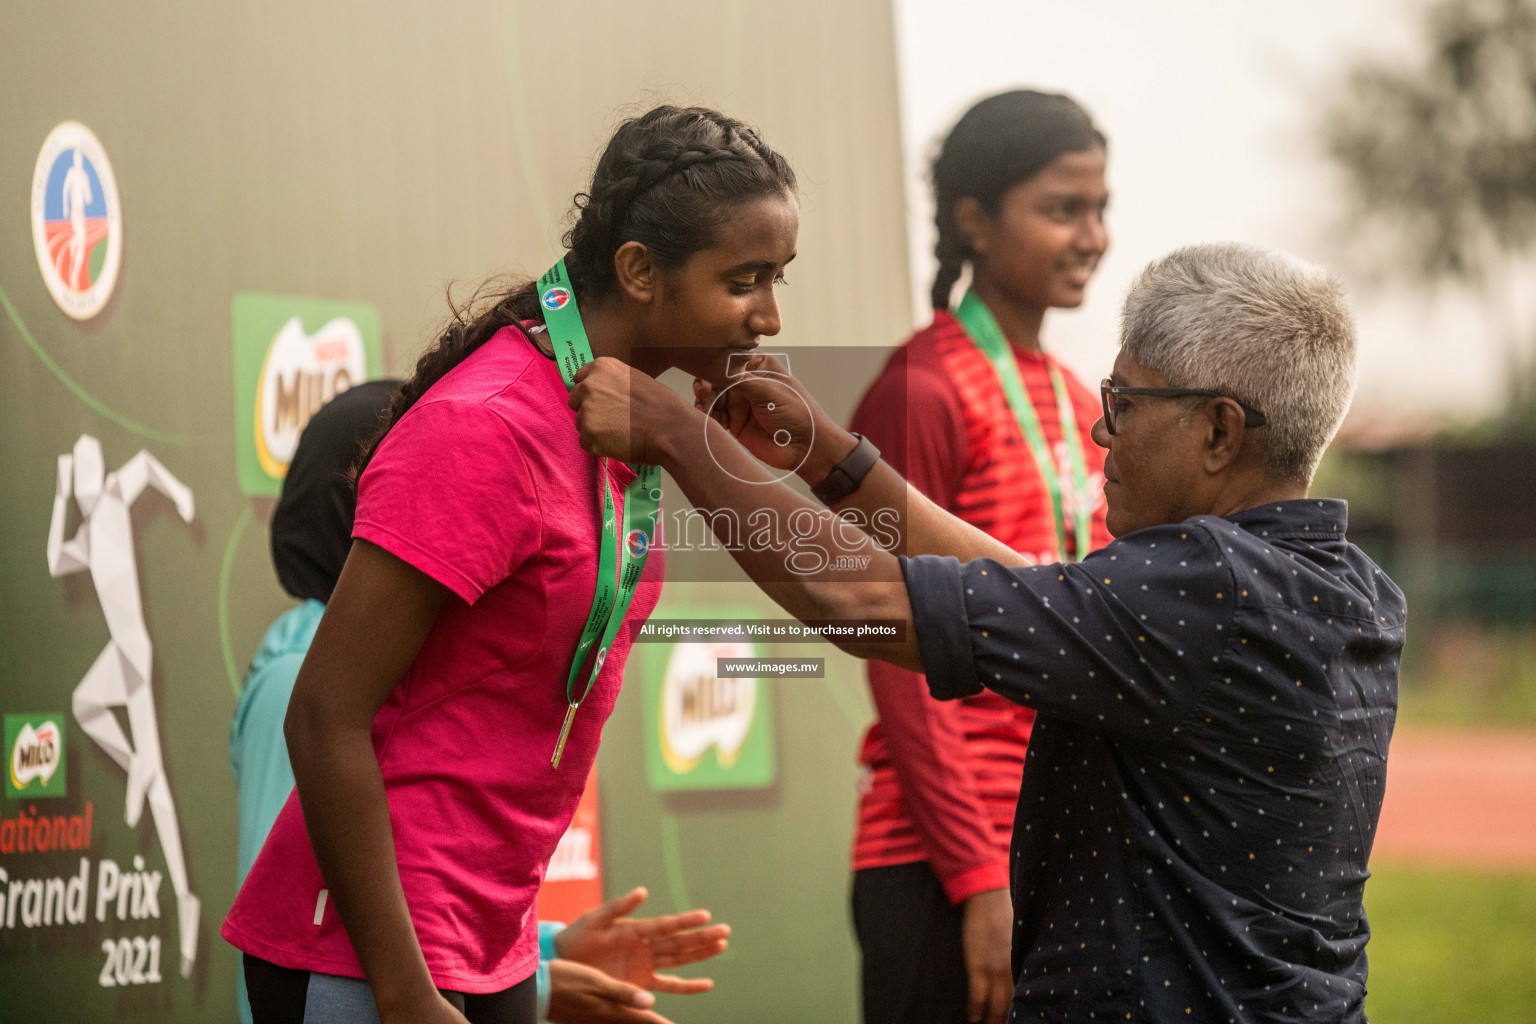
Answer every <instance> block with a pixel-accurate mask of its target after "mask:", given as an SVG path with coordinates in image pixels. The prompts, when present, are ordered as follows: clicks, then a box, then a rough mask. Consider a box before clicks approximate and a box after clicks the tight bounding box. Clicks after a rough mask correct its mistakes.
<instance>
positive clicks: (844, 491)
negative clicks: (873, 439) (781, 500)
mask: <svg viewBox="0 0 1536 1024" xmlns="http://www.w3.org/2000/svg"><path fill="white" fill-rule="evenodd" d="M853 436H854V437H856V438H858V439H859V443H858V445H857V446H856V447H855V448H854V449H853V451H851V452H849V453H848V455H847V457H846V458H844V459H843V461H841V462H839V463H838V464H837V465H835V466H833V467H832V471H831V472H829V473H828V474H827V476H826V479H824V480H823V481H822V482H821V483H819V484H817V485H816V486H815V487H812V488H811V493H812V494H814V495H815V496H816V500H817V501H820V502H821V503H822V504H823V505H825V506H827V507H828V508H831V507H832V506H833V505H836V504H837V503H838V502H840V501H842V500H843V499H844V498H846V497H848V495H850V494H852V493H853V492H854V491H856V490H858V489H859V485H860V484H862V483H863V482H864V478H865V477H866V476H868V475H869V471H870V470H871V469H874V468H875V463H877V462H879V461H880V449H879V448H876V447H875V446H874V445H873V444H871V443H870V440H869V438H867V437H865V436H864V435H863V434H854V435H853Z"/></svg>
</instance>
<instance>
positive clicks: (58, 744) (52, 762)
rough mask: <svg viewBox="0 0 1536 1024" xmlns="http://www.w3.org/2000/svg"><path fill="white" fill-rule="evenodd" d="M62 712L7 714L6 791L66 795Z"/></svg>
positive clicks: (20, 794)
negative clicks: (52, 713)
mask: <svg viewBox="0 0 1536 1024" xmlns="http://www.w3.org/2000/svg"><path fill="white" fill-rule="evenodd" d="M62 722H63V716H62V715H6V716H5V753H6V778H5V795H6V796H9V797H43V796H64V783H65V779H64V773H63V772H62V771H61V770H60V769H62V768H63V767H64V727H63V725H62V724H61V723H62Z"/></svg>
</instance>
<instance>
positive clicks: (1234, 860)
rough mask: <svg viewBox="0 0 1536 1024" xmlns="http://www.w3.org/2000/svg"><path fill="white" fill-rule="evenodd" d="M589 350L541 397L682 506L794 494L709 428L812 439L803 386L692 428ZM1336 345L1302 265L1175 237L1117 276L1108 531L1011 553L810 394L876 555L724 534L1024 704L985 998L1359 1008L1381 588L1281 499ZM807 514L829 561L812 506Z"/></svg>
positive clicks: (1195, 1013) (1236, 1016)
mask: <svg viewBox="0 0 1536 1024" xmlns="http://www.w3.org/2000/svg"><path fill="white" fill-rule="evenodd" d="M602 362H603V361H599V365H597V366H594V367H592V368H591V369H590V370H589V371H588V372H587V374H586V376H585V377H584V379H583V380H582V382H581V383H580V384H579V385H578V386H577V388H576V389H575V390H574V391H573V393H572V396H571V403H572V405H573V406H575V407H577V408H578V410H579V413H578V426H579V427H580V428H581V430H582V434H583V438H584V440H585V441H586V443H587V444H588V445H589V446H591V447H592V448H594V449H595V450H598V451H601V452H603V453H604V454H609V455H617V456H620V457H625V458H631V459H633V460H636V461H647V462H656V463H659V464H660V465H662V466H664V467H665V468H666V469H667V470H668V471H669V472H670V473H671V474H672V475H673V477H674V478H675V479H676V480H677V481H678V483H679V484H680V485H681V486H682V488H683V490H684V491H685V492H686V493H687V494H688V497H689V498H690V499H692V501H693V503H694V504H695V505H696V506H698V507H699V508H700V509H703V510H705V511H709V510H712V509H719V508H733V509H736V510H738V511H747V510H753V509H762V508H772V509H774V511H775V514H777V515H778V516H779V517H780V520H781V521H784V520H785V517H787V516H790V515H794V514H796V513H801V512H802V510H810V509H814V506H813V505H811V504H810V503H809V502H807V501H805V499H803V498H800V497H799V496H797V495H795V494H794V493H793V492H792V491H790V490H789V489H788V488H785V487H774V486H770V485H768V480H769V477H768V475H767V474H766V473H765V472H764V471H763V470H762V469H761V468H759V467H757V466H756V465H755V463H754V462H753V460H752V458H751V456H750V455H749V454H748V451H747V450H744V449H743V448H742V447H741V446H739V445H734V444H733V443H732V441H731V437H732V435H734V436H736V437H737V438H738V439H739V440H741V441H742V442H743V443H744V444H746V445H747V446H748V447H749V448H750V449H752V450H753V451H755V452H757V453H759V454H761V455H763V456H764V457H765V458H778V459H780V460H781V462H782V458H783V457H782V455H776V454H775V452H774V451H773V450H772V449H770V448H769V447H767V445H765V444H764V442H763V438H765V437H771V436H772V435H773V433H774V431H777V430H790V431H791V433H792V434H794V435H795V436H796V437H809V436H811V435H810V431H809V430H808V429H806V424H799V423H795V422H793V418H794V416H795V415H796V410H800V409H803V408H804V406H802V405H801V404H800V403H793V402H785V401H783V400H782V395H779V396H778V397H779V399H780V400H777V401H775V388H782V387H783V386H784V385H783V384H782V383H769V381H768V379H767V378H764V379H763V382H762V383H761V384H747V385H741V386H738V387H737V388H733V389H732V391H731V394H732V396H733V397H734V398H735V401H736V402H737V404H736V405H735V406H734V407H733V408H732V409H731V410H730V412H729V414H728V415H727V416H725V417H723V418H724V419H726V420H728V421H729V422H728V424H727V425H722V424H720V423H718V422H715V421H713V420H706V419H705V418H704V417H703V416H702V415H701V414H700V413H698V412H697V411H695V410H689V409H687V408H686V407H685V406H684V405H683V404H682V402H681V401H680V400H678V399H676V398H675V397H669V396H671V392H670V391H667V390H666V389H665V388H661V387H659V386H657V385H656V384H655V383H654V382H651V381H649V379H648V378H640V377H637V376H634V375H631V374H629V373H628V372H627V371H626V369H625V368H624V367H622V364H614V365H612V366H607V365H601V364H602ZM1354 363H1355V338H1354V330H1353V326H1352V322H1351V318H1350V315H1349V313H1348V311H1347V309H1346V307H1345V305H1344V301H1343V295H1342V289H1341V288H1340V286H1339V284H1338V282H1337V281H1336V280H1335V279H1334V278H1333V277H1332V276H1331V275H1330V274H1328V273H1327V272H1325V271H1323V270H1321V269H1320V268H1317V267H1314V266H1312V265H1310V264H1306V263H1303V262H1301V261H1299V260H1296V259H1293V258H1291V257H1288V256H1284V255H1280V254H1276V253H1271V252H1265V251H1262V250H1259V249H1254V248H1249V247H1243V246H1237V245H1202V246H1192V247H1189V248H1186V249H1181V250H1179V251H1177V252H1175V253H1173V254H1172V255H1170V256H1168V257H1165V258H1164V259H1161V260H1158V261H1156V262H1154V263H1153V264H1151V265H1150V266H1149V267H1147V269H1146V270H1145V271H1144V272H1143V274H1142V275H1141V277H1140V278H1139V279H1138V280H1137V282H1136V283H1135V285H1134V286H1133V287H1132V289H1131V292H1130V295H1129V297H1128V298H1127V300H1126V304H1125V314H1124V319H1123V323H1122V336H1121V349H1120V354H1119V357H1118V358H1117V359H1116V361H1115V367H1114V373H1113V375H1112V376H1111V377H1110V378H1109V379H1108V380H1106V381H1105V382H1104V384H1103V385H1102V388H1101V390H1102V393H1103V401H1104V416H1103V418H1102V419H1101V420H1100V421H1099V422H1098V423H1097V424H1096V425H1095V427H1094V437H1095V439H1096V440H1097V441H1098V443H1099V444H1100V445H1102V446H1104V447H1105V448H1107V449H1108V450H1109V455H1108V459H1107V461H1106V465H1105V492H1106V496H1107V500H1108V516H1109V528H1110V531H1111V532H1112V533H1114V534H1115V535H1116V540H1115V541H1114V542H1113V543H1111V544H1110V545H1108V546H1107V547H1105V548H1103V549H1102V550H1100V551H1097V552H1094V553H1093V554H1091V555H1089V556H1088V557H1087V558H1085V559H1084V560H1083V561H1082V562H1079V563H1076V564H1055V565H1042V566H1029V565H1026V564H1023V563H1024V560H1023V559H1022V558H1021V557H1020V556H1019V555H1017V554H1015V553H1014V552H1012V551H1009V550H1008V549H1006V548H1004V547H1003V546H1002V545H1000V544H998V543H997V542H995V541H993V540H992V539H991V538H990V537H988V536H986V535H985V534H983V533H981V532H980V531H977V530H975V529H973V528H971V527H969V526H967V525H966V524H964V523H962V522H960V521H959V520H956V519H954V518H952V517H950V516H948V515H947V514H946V513H944V512H943V511H942V510H940V509H938V508H936V507H935V506H933V505H932V504H931V503H929V502H927V501H926V499H924V498H923V497H922V496H921V495H920V494H917V493H916V492H914V491H911V490H910V489H909V488H907V487H906V485H905V483H904V482H903V481H902V480H901V479H900V478H899V477H898V476H897V475H896V474H895V472H894V471H892V470H890V469H889V467H887V466H885V465H884V464H883V463H879V462H878V461H874V460H871V459H870V458H869V456H868V453H867V452H863V453H861V450H862V449H863V448H864V445H865V442H863V441H861V440H860V439H858V438H856V437H854V436H852V435H849V434H847V433H846V432H843V431H841V430H839V429H838V428H837V427H836V425H835V424H833V423H831V422H830V421H829V420H827V419H826V418H825V416H824V415H821V414H820V413H819V412H818V413H815V414H814V415H815V416H816V417H817V418H816V422H815V428H816V430H815V435H814V436H815V444H814V446H813V447H811V450H809V451H808V452H805V453H803V454H805V455H806V458H805V463H804V465H802V467H801V469H800V470H799V472H800V473H801V475H802V476H803V477H805V478H806V479H807V481H808V482H811V483H813V484H822V483H823V482H824V481H827V480H832V481H835V483H836V486H835V487H834V488H831V490H832V492H833V493H832V503H833V508H834V510H835V511H837V512H840V513H853V512H855V511H856V512H857V513H859V514H861V515H862V516H863V517H864V519H863V521H869V517H870V516H871V515H872V514H873V513H874V512H876V511H877V510H881V509H886V510H889V509H892V508H900V507H902V506H905V516H904V524H905V530H906V532H905V538H904V539H905V555H906V557H904V558H898V557H896V556H895V555H893V554H890V553H887V552H885V551H883V550H880V549H878V548H877V547H875V546H874V545H871V546H870V552H871V562H870V567H869V569H868V570H867V571H866V572H865V573H862V574H860V575H859V576H857V577H854V576H852V575H850V574H849V573H846V572H841V573H839V572H833V571H830V570H829V571H826V572H823V573H819V574H809V575H806V574H802V575H801V576H800V577H799V578H798V579H791V578H789V575H787V574H786V573H785V572H784V564H783V558H784V555H783V553H782V552H775V551H772V550H766V551H765V550H750V549H748V550H740V551H736V552H734V554H735V556H736V558H737V560H738V561H739V562H740V563H741V565H742V566H743V567H744V568H745V569H746V571H747V573H748V575H750V576H752V577H753V578H754V579H756V580H760V581H770V580H771V581H775V582H774V584H773V585H772V586H767V585H766V584H765V589H767V590H768V591H769V592H770V593H771V594H772V595H773V596H774V598H775V599H776V600H777V601H778V602H779V603H780V604H782V605H783V606H784V607H785V609H787V610H788V611H789V612H790V613H792V614H794V615H795V616H797V617H799V618H801V619H806V620H822V619H855V618H870V619H902V620H906V621H907V623H908V624H909V627H910V628H909V630H908V632H907V637H906V638H905V639H904V640H902V641H901V642H896V643H870V642H859V641H846V642H843V641H839V645H840V646H842V647H844V648H845V649H846V650H849V651H850V652H852V653H854V654H856V655H858V656H860V657H865V658H880V659H883V660H887V661H891V662H894V663H896V664H899V665H902V666H904V667H907V668H911V669H919V670H922V671H924V672H925V673H926V674H927V680H928V685H929V687H930V689H931V690H932V691H933V693H934V695H935V696H936V697H939V698H954V697H960V696H964V695H967V694H972V693H977V692H979V691H980V690H981V689H982V688H987V689H991V690H993V691H995V692H997V693H999V694H1001V695H1003V696H1005V697H1007V698H1009V699H1011V700H1015V701H1018V702H1019V703H1021V704H1025V705H1028V706H1030V707H1033V708H1035V709H1036V710H1037V711H1038V712H1039V718H1038V720H1037V722H1036V725H1035V731H1034V735H1033V737H1032V738H1031V740H1030V745H1029V752H1028V757H1027V760H1026V762H1025V767H1024V778H1023V785H1022V790H1021V792H1020V795H1019V807H1020V813H1019V814H1018V816H1017V819H1016V822H1015V826H1014V837H1013V863H1012V892H1013V901H1014V912H1015V913H1014V916H1015V928H1014V936H1013V965H1014V980H1015V989H1014V992H1013V994H1012V1001H1011V1013H1012V1019H1015V1020H1049V1021H1085V1020H1121V1021H1124V1020H1131V1021H1158V1022H1161V1021H1171V1020H1191V1021H1217V1022H1250V1021H1252V1022H1256V1021H1287V1022H1298V1021H1309V1022H1310V1021H1330V1022H1336V1021H1347V1022H1357V1021H1363V1020H1364V1011H1363V1002H1364V997H1365V980H1366V957H1365V945H1366V940H1367V937H1368V936H1369V927H1368V925H1367V922H1366V918H1365V912H1364V910H1363V907H1362V892H1363V888H1364V885H1365V880H1366V878H1367V877H1368V872H1367V870H1366V864H1367V860H1368V859H1369V856H1370V851H1371V840H1372V837H1373V836H1374V833H1375V829H1376V821H1377V816H1378V813H1379V811H1380V807H1381V798H1382V790H1383V784H1384V781H1385V773H1386V758H1387V743H1388V740H1389V738H1390V736H1391V732H1392V724H1393V719H1394V715H1395V709H1396V690H1397V670H1398V660H1399V655H1400V652H1401V648H1402V643H1403V630H1404V617H1405V608H1404V603H1403V597H1402V593H1401V592H1400V591H1399V590H1398V588H1397V587H1396V586H1395V585H1393V583H1392V581H1391V580H1389V579H1388V578H1387V577H1386V576H1385V575H1384V574H1383V573H1382V572H1381V570H1380V569H1378V568H1377V567H1376V566H1375V565H1374V564H1373V563H1372V562H1371V560H1370V559H1369V558H1367V557H1366V556H1365V555H1364V554H1363V553H1362V552H1361V551H1360V550H1359V549H1358V548H1356V547H1355V546H1354V545H1352V544H1350V543H1349V542H1348V541H1347V540H1346V539H1345V535H1344V531H1345V507H1344V504H1343V503H1342V502H1339V501H1329V500H1321V499H1315V498H1309V497H1308V496H1307V489H1308V486H1309V484H1310V481H1311V477H1312V473H1313V471H1314V470H1315V469H1316V467H1317V463H1318V460H1319V459H1320V458H1321V456H1322V454H1323V451H1324V449H1325V448H1326V447H1327V445H1328V443H1329V441H1330V440H1331V439H1332V437H1333V434H1334V432H1335V431H1336V430H1337V429H1338V425H1339V423H1340V421H1341V420H1342V419H1343V416H1344V412H1345V410H1346V408H1347V407H1348V404H1349V399H1350V396H1351V394H1352V392H1353V389H1354ZM777 380H778V381H780V382H781V381H782V378H777ZM754 388H756V389H757V390H756V391H754V390H753V389H754ZM738 392H739V393H740V395H739V396H737V393H738ZM705 397H708V396H705ZM780 437H781V438H782V435H780ZM711 455H712V458H711ZM716 467H718V468H716ZM721 470H723V471H724V472H721ZM828 490H829V488H827V487H825V486H824V487H822V488H820V491H819V493H822V494H827V493H828ZM838 492H841V493H838ZM828 519H830V517H828ZM804 521H805V520H804V517H803V514H802V524H803V523H804ZM825 525H826V529H825V535H824V537H822V538H821V539H823V540H824V541H825V542H826V543H827V544H828V545H829V550H830V549H832V548H831V545H833V544H836V543H838V536H837V533H836V532H835V531H837V530H838V529H840V524H836V523H832V522H830V521H827V522H826V523H825ZM802 532H804V531H803V530H802ZM844 532H846V530H845V531H844ZM989 1009H990V1010H991V1016H992V1017H993V1019H1001V1017H1002V1015H1003V1011H1004V1009H1005V1007H1003V1006H999V1005H998V1004H997V1002H995V1001H994V1002H993V1003H992V1005H991V1006H990V1007H989Z"/></svg>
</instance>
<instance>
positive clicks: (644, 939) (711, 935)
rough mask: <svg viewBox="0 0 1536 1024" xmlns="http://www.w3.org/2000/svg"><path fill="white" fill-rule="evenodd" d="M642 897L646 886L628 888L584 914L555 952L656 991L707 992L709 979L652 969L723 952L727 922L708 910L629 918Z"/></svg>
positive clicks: (562, 936)
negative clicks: (714, 919) (712, 917)
mask: <svg viewBox="0 0 1536 1024" xmlns="http://www.w3.org/2000/svg"><path fill="white" fill-rule="evenodd" d="M646 895H647V893H646V891H645V889H644V888H636V889H632V890H630V892H629V893H628V894H627V895H624V896H620V897H619V898H618V899H614V900H609V901H608V902H607V903H604V904H603V905H602V906H600V907H596V908H594V909H592V910H589V911H587V912H586V913H585V914H582V915H581V916H580V917H578V918H577V919H576V920H574V921H572V922H571V924H570V925H569V927H567V928H566V929H565V930H564V931H562V932H560V934H559V935H556V936H555V951H556V952H557V953H558V954H559V955H560V956H561V957H562V958H565V959H569V960H579V961H581V962H582V963H584V964H589V965H591V966H593V967H596V968H599V969H600V970H602V971H605V972H607V973H608V974H609V975H611V976H613V977H614V978H617V979H619V980H620V981H625V982H628V983H630V984H632V985H638V986H639V987H641V988H647V989H651V990H652V991H655V992H671V993H675V994H680V995H690V994H693V993H697V992H708V991H709V990H710V989H711V988H713V987H714V984H715V983H714V982H713V981H711V980H710V979H708V978H679V977H676V976H674V975H669V974H657V973H656V968H658V967H678V966H681V965H682V964H692V963H698V962H699V961H700V960H708V959H709V958H710V957H712V956H718V955H719V954H720V953H723V952H725V947H726V937H727V936H728V935H730V934H731V927H730V925H725V924H717V925H709V911H707V910H691V911H689V912H688V913H686V914H672V915H669V916H666V917H649V918H640V919H638V920H633V919H631V918H630V917H629V915H630V914H631V913H633V912H634V911H635V910H637V909H638V908H639V906H640V904H642V903H644V902H645V898H646ZM705 925H709V927H705Z"/></svg>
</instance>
